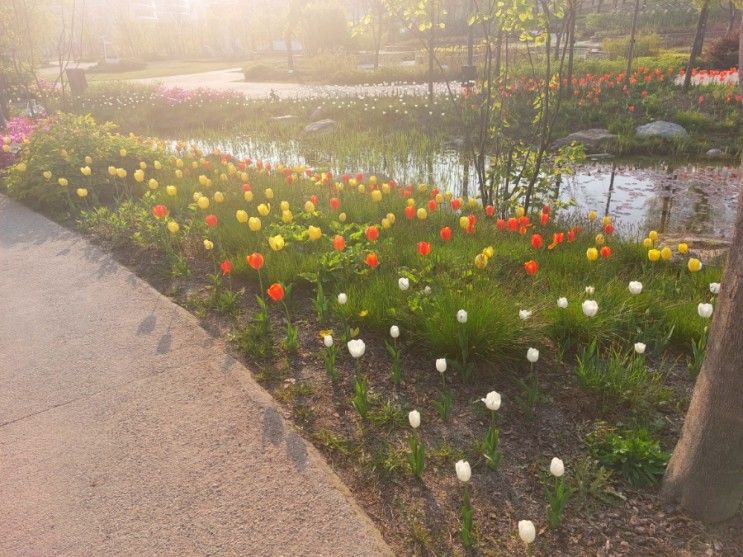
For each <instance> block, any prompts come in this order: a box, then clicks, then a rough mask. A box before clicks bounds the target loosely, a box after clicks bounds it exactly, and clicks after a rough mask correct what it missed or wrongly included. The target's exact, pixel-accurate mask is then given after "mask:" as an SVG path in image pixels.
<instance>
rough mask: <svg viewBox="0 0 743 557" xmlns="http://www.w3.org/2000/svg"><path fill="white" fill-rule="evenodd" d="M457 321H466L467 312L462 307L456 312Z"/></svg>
mask: <svg viewBox="0 0 743 557" xmlns="http://www.w3.org/2000/svg"><path fill="white" fill-rule="evenodd" d="M457 321H459V322H460V323H467V312H466V311H464V310H463V309H460V310H459V311H458V312H457Z"/></svg>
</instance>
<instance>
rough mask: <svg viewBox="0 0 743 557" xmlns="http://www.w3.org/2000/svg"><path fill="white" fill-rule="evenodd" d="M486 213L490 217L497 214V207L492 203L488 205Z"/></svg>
mask: <svg viewBox="0 0 743 557" xmlns="http://www.w3.org/2000/svg"><path fill="white" fill-rule="evenodd" d="M485 214H486V215H487V216H489V217H492V216H493V215H494V214H495V207H493V206H492V205H486V206H485Z"/></svg>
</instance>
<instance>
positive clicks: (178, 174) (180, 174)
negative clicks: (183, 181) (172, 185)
mask: <svg viewBox="0 0 743 557" xmlns="http://www.w3.org/2000/svg"><path fill="white" fill-rule="evenodd" d="M175 177H176V178H183V171H182V170H181V169H180V168H178V169H177V170H176V171H175Z"/></svg>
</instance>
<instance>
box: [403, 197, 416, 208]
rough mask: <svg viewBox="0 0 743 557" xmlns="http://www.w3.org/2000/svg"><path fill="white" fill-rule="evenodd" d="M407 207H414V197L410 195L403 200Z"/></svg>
mask: <svg viewBox="0 0 743 557" xmlns="http://www.w3.org/2000/svg"><path fill="white" fill-rule="evenodd" d="M405 203H406V204H407V206H408V207H415V199H413V198H412V197H410V198H408V200H407V201H406V202H405Z"/></svg>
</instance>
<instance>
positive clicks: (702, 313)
mask: <svg viewBox="0 0 743 557" xmlns="http://www.w3.org/2000/svg"><path fill="white" fill-rule="evenodd" d="M714 309H715V308H714V306H713V305H712V304H699V305H698V306H697V313H698V314H699V317H704V318H705V319H709V318H710V317H712V312H713V311H714Z"/></svg>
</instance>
